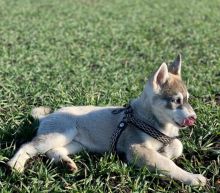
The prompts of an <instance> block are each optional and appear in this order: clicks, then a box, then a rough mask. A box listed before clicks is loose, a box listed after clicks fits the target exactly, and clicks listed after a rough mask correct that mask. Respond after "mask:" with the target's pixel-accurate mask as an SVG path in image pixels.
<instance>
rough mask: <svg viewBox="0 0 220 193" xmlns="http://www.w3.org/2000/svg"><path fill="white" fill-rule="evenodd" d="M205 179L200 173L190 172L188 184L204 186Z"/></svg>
mask: <svg viewBox="0 0 220 193" xmlns="http://www.w3.org/2000/svg"><path fill="white" fill-rule="evenodd" d="M206 182H207V179H206V178H205V177H204V176H203V175H202V174H192V177H191V179H190V180H189V185H192V186H205V185H206Z"/></svg>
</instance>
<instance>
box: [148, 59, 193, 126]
mask: <svg viewBox="0 0 220 193" xmlns="http://www.w3.org/2000/svg"><path fill="white" fill-rule="evenodd" d="M144 96H145V97H146V98H147V100H145V101H150V103H148V106H149V105H150V106H151V109H152V111H153V114H154V116H155V117H156V118H157V119H158V120H159V121H160V122H161V123H162V124H166V123H171V124H173V125H176V126H178V127H186V126H191V125H193V124H194V123H195V120H196V114H195V112H194V110H193V108H192V107H191V105H190V104H189V102H188V98H189V93H188V91H187V88H186V86H185V84H184V83H183V81H182V79H181V55H178V56H177V58H176V60H175V61H174V62H173V63H172V64H171V65H170V66H169V67H167V65H166V64H165V63H163V64H162V65H161V66H160V67H159V69H158V70H157V71H156V72H155V73H154V74H153V76H152V77H151V78H150V79H149V80H148V82H147V85H146V87H145V89H144Z"/></svg>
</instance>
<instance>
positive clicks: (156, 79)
mask: <svg viewBox="0 0 220 193" xmlns="http://www.w3.org/2000/svg"><path fill="white" fill-rule="evenodd" d="M168 77H169V73H168V69H167V65H166V63H163V64H161V66H160V67H159V69H158V70H157V71H156V72H155V74H154V76H153V88H154V89H157V88H160V87H161V86H162V85H163V84H164V83H165V82H166V81H167V79H168Z"/></svg>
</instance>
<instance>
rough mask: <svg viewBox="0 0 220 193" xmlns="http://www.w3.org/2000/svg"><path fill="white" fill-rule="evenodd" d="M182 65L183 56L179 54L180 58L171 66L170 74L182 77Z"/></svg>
mask: <svg viewBox="0 0 220 193" xmlns="http://www.w3.org/2000/svg"><path fill="white" fill-rule="evenodd" d="M181 64H182V59H181V55H180V54H178V56H177V57H176V59H175V60H174V61H173V63H172V64H170V66H169V72H170V73H172V74H175V75H179V76H181Z"/></svg>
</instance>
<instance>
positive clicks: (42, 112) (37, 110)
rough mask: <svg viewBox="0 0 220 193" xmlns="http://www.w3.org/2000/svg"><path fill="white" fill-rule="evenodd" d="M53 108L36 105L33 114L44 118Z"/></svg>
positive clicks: (36, 117)
mask: <svg viewBox="0 0 220 193" xmlns="http://www.w3.org/2000/svg"><path fill="white" fill-rule="evenodd" d="M51 111H52V110H51V108H50V107H43V106H41V107H36V108H33V109H32V112H31V115H32V117H33V118H35V119H42V118H44V117H45V116H46V115H48V114H49V113H51Z"/></svg>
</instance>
